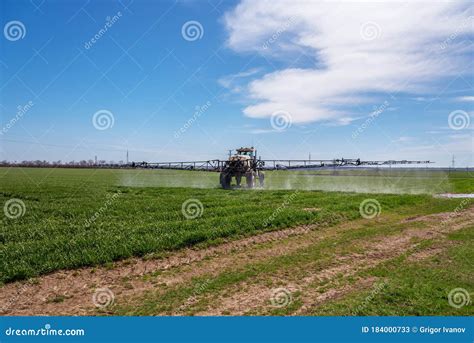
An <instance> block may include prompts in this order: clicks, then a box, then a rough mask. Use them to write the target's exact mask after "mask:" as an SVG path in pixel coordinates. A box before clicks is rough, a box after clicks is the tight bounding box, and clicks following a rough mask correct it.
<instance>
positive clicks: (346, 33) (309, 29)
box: [224, 0, 474, 123]
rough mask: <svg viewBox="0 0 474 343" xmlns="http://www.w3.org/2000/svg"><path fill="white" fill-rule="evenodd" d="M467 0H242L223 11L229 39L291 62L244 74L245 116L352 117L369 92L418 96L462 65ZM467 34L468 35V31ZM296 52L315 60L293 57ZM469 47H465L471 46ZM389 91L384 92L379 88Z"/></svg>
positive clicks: (239, 47) (469, 28) (242, 48)
mask: <svg viewBox="0 0 474 343" xmlns="http://www.w3.org/2000/svg"><path fill="white" fill-rule="evenodd" d="M470 6H472V5H471V4H470V2H467V1H462V2H441V1H433V2H428V1H426V2H421V1H411V2H406V3H402V2H394V1H391V2H387V1H385V2H375V1H373V2H351V1H344V2H329V1H325V2H315V1H298V0H295V1H290V0H273V1H266V0H259V1H255V0H244V1H242V2H241V3H240V4H239V5H238V6H237V7H236V8H235V9H233V10H232V11H231V12H228V13H227V14H226V15H225V17H224V22H225V25H226V28H227V30H228V33H229V37H228V42H227V43H228V46H229V47H230V48H231V49H234V50H235V51H237V52H252V53H259V54H262V55H264V56H265V57H266V58H269V59H270V58H281V57H282V56H285V58H286V60H287V62H288V67H287V68H286V69H281V70H278V71H275V72H272V73H269V74H266V75H264V76H262V77H260V78H256V79H254V80H253V81H252V82H250V83H249V84H248V88H247V91H248V96H249V100H251V101H252V104H251V105H250V106H247V107H246V108H245V109H244V113H245V114H246V115H247V116H249V117H255V118H262V117H269V116H271V114H272V113H273V112H275V111H279V110H284V111H287V112H289V113H291V116H292V118H293V121H294V122H295V123H298V122H299V123H301V122H311V121H320V120H331V121H333V120H338V119H341V118H345V117H352V116H353V113H352V111H351V108H352V107H353V106H354V105H355V104H362V103H367V102H368V101H370V100H371V97H370V96H369V95H372V94H378V95H379V96H380V95H381V94H382V95H383V94H384V93H390V94H395V93H398V92H404V93H410V94H413V96H417V95H418V94H420V93H421V92H426V91H427V90H429V89H430V88H431V87H433V86H434V85H435V82H436V81H440V80H442V79H443V78H445V77H448V76H451V75H458V74H460V73H462V72H463V71H464V72H465V73H467V72H469V71H470V69H468V63H467V62H469V53H472V47H471V46H470V45H469V41H468V40H466V35H471V34H472V33H473V32H474V29H473V25H472V24H473V22H474V17H473V16H471V17H469V10H472V9H470ZM471 38H472V37H471ZM301 52H304V54H306V55H308V56H309V57H310V58H312V59H313V60H314V62H315V63H314V65H315V66H314V67H312V68H297V67H291V65H292V62H293V60H294V59H295V58H297V57H299V56H300V54H301ZM471 56H472V55H471ZM386 96H387V97H388V96H389V94H386Z"/></svg>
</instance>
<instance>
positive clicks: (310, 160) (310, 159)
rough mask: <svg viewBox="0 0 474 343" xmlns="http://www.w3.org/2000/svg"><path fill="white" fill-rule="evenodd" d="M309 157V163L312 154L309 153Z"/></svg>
mask: <svg viewBox="0 0 474 343" xmlns="http://www.w3.org/2000/svg"><path fill="white" fill-rule="evenodd" d="M308 157H309V158H308V160H309V162H311V153H309V156H308Z"/></svg>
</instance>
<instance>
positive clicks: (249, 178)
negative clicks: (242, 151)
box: [245, 172, 254, 188]
mask: <svg viewBox="0 0 474 343" xmlns="http://www.w3.org/2000/svg"><path fill="white" fill-rule="evenodd" d="M245 178H246V179H247V188H253V186H254V175H253V173H252V172H250V173H247V174H246V175H245Z"/></svg>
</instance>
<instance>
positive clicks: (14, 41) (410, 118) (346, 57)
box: [0, 0, 474, 166]
mask: <svg viewBox="0 0 474 343" xmlns="http://www.w3.org/2000/svg"><path fill="white" fill-rule="evenodd" d="M373 6H375V7H373ZM410 6H415V8H413V7H410ZM416 6H418V7H416ZM346 7H347V8H346ZM472 15H473V11H472V5H470V4H469V2H458V3H455V2H453V3H435V4H432V3H429V2H424V3H415V4H412V5H408V6H407V5H406V4H401V3H393V2H392V3H388V4H381V5H374V4H372V5H367V4H365V5H364V4H356V5H347V3H342V5H341V4H329V5H328V4H324V5H323V4H321V3H319V4H318V3H316V2H307V1H306V2H295V1H292V2H289V1H286V2H285V1H273V2H266V1H257V2H256V1H253V2H252V1H243V2H240V1H206V0H203V1H191V0H189V1H178V2H175V1H149V0H143V1H139V0H135V1H130V0H122V1H85V0H84V1H76V0H71V1H47V0H45V1H41V0H37V1H36V0H35V1H28V0H27V1H2V2H1V4H0V18H1V25H2V27H3V29H4V30H2V31H3V36H1V37H0V42H1V43H0V44H1V47H0V81H1V82H0V84H1V88H0V104H1V105H0V111H1V112H0V114H1V121H0V129H2V130H1V132H0V148H1V150H0V160H3V159H7V160H13V161H14V160H16V161H21V160H31V159H40V160H43V159H46V160H63V161H69V160H81V159H93V158H94V156H95V155H97V156H98V158H99V159H104V160H107V161H109V160H115V161H118V160H124V159H125V151H126V150H127V149H129V151H130V159H131V160H136V161H139V160H146V161H168V160H182V159H183V160H194V159H198V160H200V159H211V158H223V157H224V156H225V155H226V153H227V150H228V149H233V148H236V147H240V146H243V145H255V146H256V147H257V148H258V149H259V151H260V154H261V155H262V157H263V158H268V159H270V158H276V157H278V158H305V157H307V156H308V153H311V154H312V157H313V158H333V157H346V158H352V157H354V158H357V157H360V158H362V159H422V160H425V159H430V160H433V161H435V162H437V166H445V165H448V164H449V163H450V161H451V158H452V155H455V156H456V165H457V166H467V165H470V166H474V157H473V151H474V136H473V133H474V131H473V126H474V117H473V113H474V101H473V100H474V70H473V68H474V67H473V64H472V63H473V60H474V59H473V58H472V57H473V41H472V38H473V34H474V33H473V25H474V20H473V18H474V17H472ZM114 16H115V17H114ZM400 18H402V19H400ZM12 22H13V23H12ZM18 22H19V23H21V24H22V26H21V25H19V24H18ZM107 22H109V26H106V23H107ZM15 25H16V28H18V29H19V33H20V36H16V35H15V34H18V30H17V32H16V33H15V31H14V30H13V31H9V29H10V30H11V29H15ZM188 26H190V31H186V30H185V29H186V27H188ZM105 27H107V29H106V30H105V31H104V28H105ZM193 29H196V30H197V31H196V30H195V31H193ZM101 30H102V31H101ZM101 32H102V33H101ZM193 33H197V36H193ZM94 36H96V38H97V37H98V38H97V39H96V40H95V42H92V38H93V37H94ZM28 104H30V105H29V106H27V105H28ZM19 106H20V107H21V108H22V109H23V110H21V111H19V108H18V107H19ZM25 106H26V110H25ZM94 114H96V116H94ZM94 118H96V119H97V118H102V119H104V120H105V122H98V121H96V122H94ZM107 119H113V125H111V121H107ZM101 125H105V127H104V126H102V127H101Z"/></svg>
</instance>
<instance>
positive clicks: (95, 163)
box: [94, 155, 97, 165]
mask: <svg viewBox="0 0 474 343" xmlns="http://www.w3.org/2000/svg"><path fill="white" fill-rule="evenodd" d="M94 161H95V162H94V165H97V155H95V159H94Z"/></svg>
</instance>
